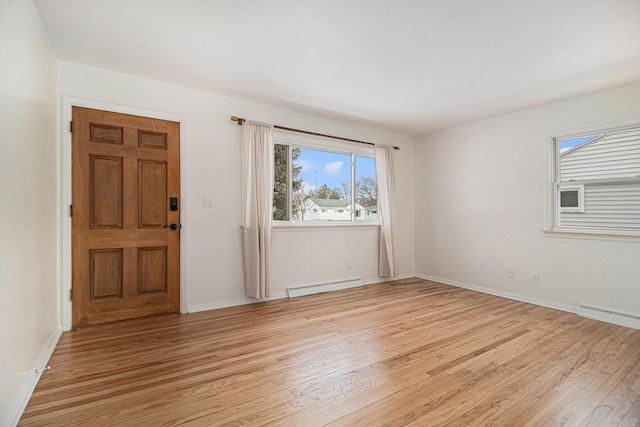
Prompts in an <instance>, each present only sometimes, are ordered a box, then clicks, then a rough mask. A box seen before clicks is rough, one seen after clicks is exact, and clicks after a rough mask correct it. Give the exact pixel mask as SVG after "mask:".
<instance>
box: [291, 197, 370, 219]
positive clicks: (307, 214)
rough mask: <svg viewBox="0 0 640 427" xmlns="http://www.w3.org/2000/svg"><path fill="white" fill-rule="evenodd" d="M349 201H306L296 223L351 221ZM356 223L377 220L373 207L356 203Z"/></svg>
mask: <svg viewBox="0 0 640 427" xmlns="http://www.w3.org/2000/svg"><path fill="white" fill-rule="evenodd" d="M351 209H352V206H351V201H350V200H336V199H307V200H306V202H305V207H304V209H303V212H302V213H299V214H298V218H297V220H298V221H351ZM355 209H356V213H355V219H356V221H366V220H369V221H372V220H376V219H378V211H377V208H376V207H375V206H373V207H370V208H367V207H364V206H362V205H360V204H359V203H357V202H356V204H355Z"/></svg>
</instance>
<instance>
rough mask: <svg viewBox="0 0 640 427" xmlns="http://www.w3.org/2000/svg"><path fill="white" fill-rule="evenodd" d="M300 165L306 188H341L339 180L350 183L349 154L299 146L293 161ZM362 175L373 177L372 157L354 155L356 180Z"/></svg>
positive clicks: (373, 165) (373, 164)
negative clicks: (325, 186) (298, 153)
mask: <svg viewBox="0 0 640 427" xmlns="http://www.w3.org/2000/svg"><path fill="white" fill-rule="evenodd" d="M295 163H296V164H297V165H302V178H303V180H304V181H305V182H306V183H307V188H315V187H316V185H317V187H321V186H322V184H327V185H328V186H329V187H330V188H336V187H337V188H342V186H341V185H340V183H341V182H347V183H349V184H350V183H351V155H349V154H341V153H332V152H327V151H319V150H310V149H307V148H301V150H300V157H298V159H297V160H296V162H295ZM363 176H372V177H375V163H374V160H373V158H369V157H359V156H356V181H357V180H358V179H359V178H361V177H363Z"/></svg>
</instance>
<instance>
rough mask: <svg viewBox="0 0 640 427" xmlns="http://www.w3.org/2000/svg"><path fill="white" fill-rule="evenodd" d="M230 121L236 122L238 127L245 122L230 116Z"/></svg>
mask: <svg viewBox="0 0 640 427" xmlns="http://www.w3.org/2000/svg"><path fill="white" fill-rule="evenodd" d="M231 121H232V122H238V126H242V125H243V124H244V122H245V121H246V120H245V119H241V118H240V117H236V116H231Z"/></svg>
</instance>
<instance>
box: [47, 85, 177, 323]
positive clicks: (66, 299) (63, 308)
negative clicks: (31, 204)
mask: <svg viewBox="0 0 640 427" xmlns="http://www.w3.org/2000/svg"><path fill="white" fill-rule="evenodd" d="M73 107H84V108H92V109H95V110H104V111H111V112H114V113H120V114H130V115H134V116H143V117H151V118H156V119H160V120H168V121H173V122H178V123H180V199H181V200H180V223H181V224H185V223H186V221H187V208H186V206H187V204H186V203H184V200H185V199H186V194H187V192H186V185H185V184H186V180H185V179H184V175H185V171H186V170H187V168H186V158H187V156H186V146H187V144H186V143H184V141H186V132H185V128H186V125H185V122H186V120H185V117H184V116H181V115H178V114H175V113H168V112H162V111H155V110H147V109H143V108H137V107H129V106H124V105H118V104H112V103H108V102H102V101H95V100H90V99H83V98H76V97H71V96H63V97H62V105H61V113H60V114H59V124H60V128H59V134H58V135H59V137H58V150H57V152H58V154H57V156H58V161H57V163H58V171H59V173H58V186H57V187H58V201H59V203H58V233H57V234H58V248H59V252H58V254H59V255H58V257H57V258H58V260H57V261H58V262H57V263H58V266H59V272H58V289H59V295H60V302H59V309H60V310H59V312H60V315H61V319H60V321H61V324H62V330H63V331H69V330H71V321H72V319H71V318H72V304H73V302H72V301H71V299H70V296H71V247H72V246H71V216H70V215H69V206H70V205H71V201H72V197H71V196H72V192H71V188H72V187H71V184H72V180H71V166H72V165H71V132H70V129H69V123H70V122H71V117H72V110H73ZM187 239H188V231H187V227H185V228H182V229H181V231H180V313H186V312H187V288H186V283H187V281H186V271H187V268H186V265H185V263H186V261H185V260H186V259H187V256H186V252H187V251H186V246H187V245H186V242H187Z"/></svg>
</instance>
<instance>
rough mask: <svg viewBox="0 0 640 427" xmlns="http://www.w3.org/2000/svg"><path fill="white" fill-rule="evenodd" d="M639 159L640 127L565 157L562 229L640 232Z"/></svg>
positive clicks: (562, 161)
mask: <svg viewBox="0 0 640 427" xmlns="http://www.w3.org/2000/svg"><path fill="white" fill-rule="evenodd" d="M639 160H640V130H639V129H638V128H636V129H630V130H623V131H618V132H612V133H609V134H603V135H598V136H595V137H594V138H593V139H591V140H589V141H587V142H585V143H583V144H580V145H578V146H576V147H574V148H571V149H569V150H567V151H565V152H563V153H561V154H560V181H561V183H562V184H561V186H560V191H561V194H562V196H561V197H563V201H562V202H561V205H560V206H561V209H560V222H561V224H562V226H565V227H580V228H589V227H594V228H595V227H602V228H610V229H619V230H624V229H632V228H635V229H637V228H640V211H639V210H638V205H639V204H640V182H638V180H637V178H638V177H640V162H639ZM565 196H566V201H565V200H564V198H565ZM563 206H564V207H563Z"/></svg>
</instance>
